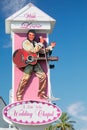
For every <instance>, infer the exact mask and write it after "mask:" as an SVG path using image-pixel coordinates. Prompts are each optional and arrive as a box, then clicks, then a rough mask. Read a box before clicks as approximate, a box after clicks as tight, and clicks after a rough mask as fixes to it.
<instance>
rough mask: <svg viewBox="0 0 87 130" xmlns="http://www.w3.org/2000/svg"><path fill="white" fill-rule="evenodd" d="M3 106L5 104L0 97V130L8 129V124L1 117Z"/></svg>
mask: <svg viewBox="0 0 87 130" xmlns="http://www.w3.org/2000/svg"><path fill="white" fill-rule="evenodd" d="M5 106H6V103H5V102H4V100H3V98H2V97H0V127H1V128H7V127H9V124H8V123H7V122H5V121H4V120H3V115H2V111H3V108H4V107H5Z"/></svg>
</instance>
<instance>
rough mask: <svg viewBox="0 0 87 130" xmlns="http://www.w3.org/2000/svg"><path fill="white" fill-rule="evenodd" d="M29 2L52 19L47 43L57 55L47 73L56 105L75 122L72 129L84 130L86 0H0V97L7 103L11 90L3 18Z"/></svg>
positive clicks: (86, 116) (8, 43)
mask: <svg viewBox="0 0 87 130" xmlns="http://www.w3.org/2000/svg"><path fill="white" fill-rule="evenodd" d="M29 2H32V3H33V4H34V5H35V6H37V7H38V8H40V9H41V10H43V11H44V12H45V13H47V14H48V15H50V16H51V17H53V18H54V19H56V24H55V27H54V30H53V32H52V34H50V36H49V38H50V39H49V40H50V41H56V43H57V45H56V47H55V49H54V51H53V55H55V56H59V61H58V62H54V64H55V68H54V69H53V70H51V85H52V91H53V95H54V96H55V97H59V98H61V100H59V101H56V104H57V105H58V106H59V107H60V108H61V109H62V111H66V112H68V113H69V114H70V115H71V117H72V118H71V119H72V120H75V121H76V124H75V129H76V130H87V1H86V0H48V1H47V0H20V1H19V0H15V1H14V2H13V0H1V1H0V5H1V8H0V54H1V55H0V60H1V61H0V78H1V82H0V88H1V90H0V96H2V97H3V99H4V100H5V102H6V103H7V104H8V102H9V90H10V89H11V87H12V47H11V46H12V45H11V38H10V35H8V34H6V33H5V19H6V18H7V17H9V16H11V15H12V14H13V13H15V12H16V11H17V10H19V9H21V8H22V7H24V6H25V5H26V4H28V3H29Z"/></svg>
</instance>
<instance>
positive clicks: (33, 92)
mask: <svg viewBox="0 0 87 130" xmlns="http://www.w3.org/2000/svg"><path fill="white" fill-rule="evenodd" d="M40 35H41V36H43V37H44V38H46V34H37V39H36V40H38V37H39V36H40ZM24 39H26V34H24V33H21V34H19V33H15V34H14V51H15V50H17V49H19V48H22V42H23V40H24ZM39 62H40V63H41V66H42V67H43V69H44V71H45V73H46V74H47V73H48V72H47V65H46V62H45V61H39ZM22 74H23V72H22V71H21V70H19V69H18V68H17V67H16V66H14V81H13V82H14V83H13V84H14V88H13V89H14V91H13V92H14V94H13V95H14V97H13V98H14V99H13V101H16V91H17V88H18V85H19V82H20V79H21V77H22ZM38 87H39V80H38V78H37V77H36V76H35V75H34V74H33V75H32V76H31V79H30V81H29V84H28V85H27V86H26V91H25V94H24V97H23V99H24V100H37V101H42V100H43V99H39V98H38V97H37V92H38ZM47 88H48V84H47ZM46 102H47V101H46Z"/></svg>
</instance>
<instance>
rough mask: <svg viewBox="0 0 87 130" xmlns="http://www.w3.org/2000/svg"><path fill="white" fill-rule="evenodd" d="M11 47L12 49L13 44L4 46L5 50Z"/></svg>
mask: <svg viewBox="0 0 87 130" xmlns="http://www.w3.org/2000/svg"><path fill="white" fill-rule="evenodd" d="M10 47H12V44H11V43H9V44H4V45H3V48H10Z"/></svg>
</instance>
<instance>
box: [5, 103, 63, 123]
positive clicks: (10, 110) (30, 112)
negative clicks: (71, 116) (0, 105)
mask: <svg viewBox="0 0 87 130" xmlns="http://www.w3.org/2000/svg"><path fill="white" fill-rule="evenodd" d="M61 114H62V112H61V109H60V108H59V107H57V106H56V105H53V104H51V103H46V102H39V101H22V102H16V103H13V104H10V105H8V106H6V107H5V108H4V110H3V115H4V118H6V120H9V121H11V122H13V123H18V124H23V125H42V124H48V123H52V122H54V121H56V120H58V119H59V117H60V116H61Z"/></svg>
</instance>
